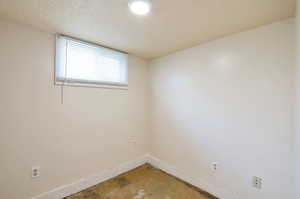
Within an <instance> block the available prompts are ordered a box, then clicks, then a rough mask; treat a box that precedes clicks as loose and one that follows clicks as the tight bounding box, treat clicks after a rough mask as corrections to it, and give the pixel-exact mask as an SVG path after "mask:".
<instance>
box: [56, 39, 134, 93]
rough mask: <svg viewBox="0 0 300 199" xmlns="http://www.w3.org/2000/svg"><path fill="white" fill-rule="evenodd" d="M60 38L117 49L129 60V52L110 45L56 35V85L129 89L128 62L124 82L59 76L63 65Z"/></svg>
mask: <svg viewBox="0 0 300 199" xmlns="http://www.w3.org/2000/svg"><path fill="white" fill-rule="evenodd" d="M60 38H63V39H66V40H72V41H75V42H78V43H82V44H85V45H88V46H94V47H98V48H104V49H108V50H111V51H115V52H116V53H120V54H123V55H124V56H126V62H128V60H127V59H128V54H127V53H124V52H121V51H118V50H115V49H112V48H108V47H104V46H101V45H97V44H94V43H90V42H86V41H83V40H80V39H75V38H72V37H68V36H65V35H56V52H55V60H56V63H55V77H54V79H55V85H60V86H64V85H66V86H80V87H96V88H116V89H128V63H126V64H125V65H124V67H126V68H125V69H124V70H125V73H126V74H125V76H126V82H122V83H118V82H109V81H92V80H80V79H71V78H68V79H66V78H60V77H58V76H59V75H58V67H62V66H60V65H61V64H62V63H61V58H60V56H61V55H60V54H59V51H60V49H59V48H60V47H59V39H60ZM63 67H66V66H63Z"/></svg>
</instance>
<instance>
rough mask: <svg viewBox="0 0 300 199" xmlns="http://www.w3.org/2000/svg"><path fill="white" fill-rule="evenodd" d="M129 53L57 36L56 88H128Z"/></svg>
mask: <svg viewBox="0 0 300 199" xmlns="http://www.w3.org/2000/svg"><path fill="white" fill-rule="evenodd" d="M127 62H128V54H126V53H123V52H119V51H116V50H112V49H110V48H106V47H102V46H99V45H96V44H92V43H88V42H84V41H81V40H77V39H73V38H70V37H66V36H62V35H58V36H57V37H56V71H55V83H56V84H57V85H70V86H91V87H108V88H121V89H122V88H123V89H127V88H128V66H127Z"/></svg>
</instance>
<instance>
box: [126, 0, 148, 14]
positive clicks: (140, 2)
mask: <svg viewBox="0 0 300 199" xmlns="http://www.w3.org/2000/svg"><path fill="white" fill-rule="evenodd" d="M128 6H129V8H130V10H131V11H132V12H133V13H134V14H137V15H146V14H148V13H149V12H150V10H151V2H150V0H129V3H128Z"/></svg>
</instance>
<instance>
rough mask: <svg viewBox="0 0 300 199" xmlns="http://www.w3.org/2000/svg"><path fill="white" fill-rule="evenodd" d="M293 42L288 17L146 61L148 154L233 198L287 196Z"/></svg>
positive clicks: (290, 163) (279, 198)
mask: <svg viewBox="0 0 300 199" xmlns="http://www.w3.org/2000/svg"><path fill="white" fill-rule="evenodd" d="M179 39H180V38H179ZM294 43H295V38H294V20H293V19H290V20H286V21H282V22H279V23H274V24H271V25H268V26H264V27H261V28H258V29H255V30H252V31H247V32H242V33H239V34H235V35H232V36H229V37H226V38H224V39H221V40H217V41H212V42H209V43H206V44H204V45H200V46H197V47H194V48H190V49H187V50H183V51H180V52H177V53H175V54H171V55H169V56H166V57H162V58H159V59H156V60H154V61H152V62H151V63H150V73H151V78H150V82H151V96H152V98H151V100H152V101H151V106H150V110H151V128H152V129H151V133H153V138H152V152H153V155H154V156H156V157H158V158H159V159H161V160H164V161H166V162H167V163H169V164H170V165H173V166H175V167H177V168H178V169H179V170H180V171H182V173H184V174H186V175H188V176H191V177H193V178H198V179H201V180H202V181H204V182H206V183H207V184H209V185H213V186H215V187H219V188H222V189H226V190H227V191H228V192H229V193H232V195H236V196H237V198H239V199H254V198H255V199H271V198H272V199H283V198H284V199H289V198H292V197H293V187H294V183H293V177H294V172H293V167H294V166H293V164H294V162H293V120H294V117H293V114H294V108H295V106H294V98H295V90H294V81H295V77H294V72H295V71H294ZM213 162H218V163H219V169H218V171H217V172H213V170H212V163H213ZM252 176H258V177H261V178H263V185H262V186H263V188H262V189H261V190H257V189H255V188H253V187H252V184H251V183H252V181H251V180H252Z"/></svg>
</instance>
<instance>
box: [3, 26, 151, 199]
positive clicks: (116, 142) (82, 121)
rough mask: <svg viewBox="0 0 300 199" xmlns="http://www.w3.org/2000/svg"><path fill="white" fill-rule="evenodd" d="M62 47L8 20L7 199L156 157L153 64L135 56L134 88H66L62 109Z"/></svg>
mask: <svg viewBox="0 0 300 199" xmlns="http://www.w3.org/2000/svg"><path fill="white" fill-rule="evenodd" d="M54 47H55V37H54V35H51V34H48V33H43V32H39V31H36V30H34V29H31V28H30V27H26V26H21V25H14V24H11V23H6V22H0V91H1V96H0V110H1V114H0V121H1V123H0V132H1V133H0V171H1V177H0V198H3V199H4V198H5V199H28V198H30V197H31V196H36V195H38V194H40V193H43V192H45V191H49V190H51V189H53V188H56V187H58V186H61V185H65V184H68V183H71V182H74V181H76V180H78V179H79V178H81V177H87V176H89V175H92V174H95V173H98V172H101V171H102V170H104V169H108V168H110V167H114V166H116V165H119V164H120V163H122V162H126V161H128V160H134V159H135V158H137V157H139V156H141V155H144V154H145V153H146V152H148V142H147V140H148V135H147V132H148V126H147V121H148V120H147V119H148V118H147V115H148V112H147V111H148V106H147V104H148V95H147V90H148V75H147V74H148V67H147V63H146V62H145V61H144V60H142V59H139V58H136V57H134V56H130V57H129V90H111V89H100V88H81V87H77V88H76V87H66V88H65V90H64V91H65V100H64V104H61V103H60V93H61V92H60V91H61V90H60V87H57V86H54V85H53V79H54V75H53V71H54V53H55V51H54ZM132 139H133V140H135V141H137V145H135V144H134V143H132ZM36 165H38V166H40V167H41V176H40V177H39V178H37V179H34V180H32V179H31V178H30V172H31V167H32V166H36Z"/></svg>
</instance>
